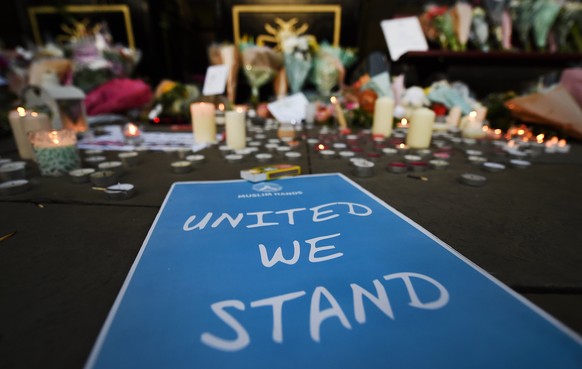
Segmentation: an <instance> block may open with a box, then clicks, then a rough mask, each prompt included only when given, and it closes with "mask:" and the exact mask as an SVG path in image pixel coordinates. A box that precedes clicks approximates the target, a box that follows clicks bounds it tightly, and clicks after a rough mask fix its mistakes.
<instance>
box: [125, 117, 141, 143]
mask: <svg viewBox="0 0 582 369" xmlns="http://www.w3.org/2000/svg"><path fill="white" fill-rule="evenodd" d="M123 136H124V137H125V140H126V141H127V143H129V144H132V145H136V144H139V143H141V142H142V141H143V139H142V137H141V130H140V129H139V127H138V126H137V125H135V124H133V123H131V122H130V123H127V124H126V125H125V126H123Z"/></svg>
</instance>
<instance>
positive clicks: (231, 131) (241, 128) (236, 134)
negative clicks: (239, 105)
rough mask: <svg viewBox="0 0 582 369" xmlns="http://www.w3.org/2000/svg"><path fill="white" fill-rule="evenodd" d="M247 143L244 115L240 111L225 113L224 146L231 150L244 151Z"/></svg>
mask: <svg viewBox="0 0 582 369" xmlns="http://www.w3.org/2000/svg"><path fill="white" fill-rule="evenodd" d="M246 143H247V134H246V127H245V113H244V112H243V111H242V109H240V110H239V109H237V110H233V111H227V112H226V146H228V147H229V148H231V149H233V150H239V149H244V148H245V147H246Z"/></svg>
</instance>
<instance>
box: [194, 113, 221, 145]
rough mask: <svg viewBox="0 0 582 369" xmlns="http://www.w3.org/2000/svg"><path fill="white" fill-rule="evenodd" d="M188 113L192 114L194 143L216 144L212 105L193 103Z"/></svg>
mask: <svg viewBox="0 0 582 369" xmlns="http://www.w3.org/2000/svg"><path fill="white" fill-rule="evenodd" d="M190 113H191V114H192V130H193V132H194V142H195V143H197V144H208V143H214V142H216V121H215V112H214V104H209V103H193V104H192V105H190Z"/></svg>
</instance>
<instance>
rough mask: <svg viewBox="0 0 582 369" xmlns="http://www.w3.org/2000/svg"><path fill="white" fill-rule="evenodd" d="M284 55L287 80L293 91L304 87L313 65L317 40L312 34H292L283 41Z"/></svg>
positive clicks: (295, 91)
mask: <svg viewBox="0 0 582 369" xmlns="http://www.w3.org/2000/svg"><path fill="white" fill-rule="evenodd" d="M282 46H283V55H284V58H285V70H286V73H287V80H288V81H289V87H290V88H291V92H292V93H297V92H299V91H300V90H301V88H302V87H303V84H304V83H305V80H306V79H307V76H308V75H309V72H310V70H311V66H312V55H313V54H314V53H315V52H316V51H317V49H318V45H317V41H316V40H315V38H314V37H312V36H291V37H287V38H286V39H285V40H284V41H283V45H282Z"/></svg>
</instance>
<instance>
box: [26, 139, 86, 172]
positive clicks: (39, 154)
mask: <svg viewBox="0 0 582 369" xmlns="http://www.w3.org/2000/svg"><path fill="white" fill-rule="evenodd" d="M29 137H30V142H31V143H32V148H33V150H34V155H35V156H36V162H37V164H38V167H39V169H40V173H41V174H42V175H44V176H60V175H64V174H66V173H68V172H69V171H71V170H73V169H76V168H79V166H80V162H81V161H80V158H79V153H78V152H77V146H76V145H77V137H76V136H75V132H74V131H72V130H68V129H63V130H50V131H47V130H42V131H35V132H31V133H30V136H29Z"/></svg>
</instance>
